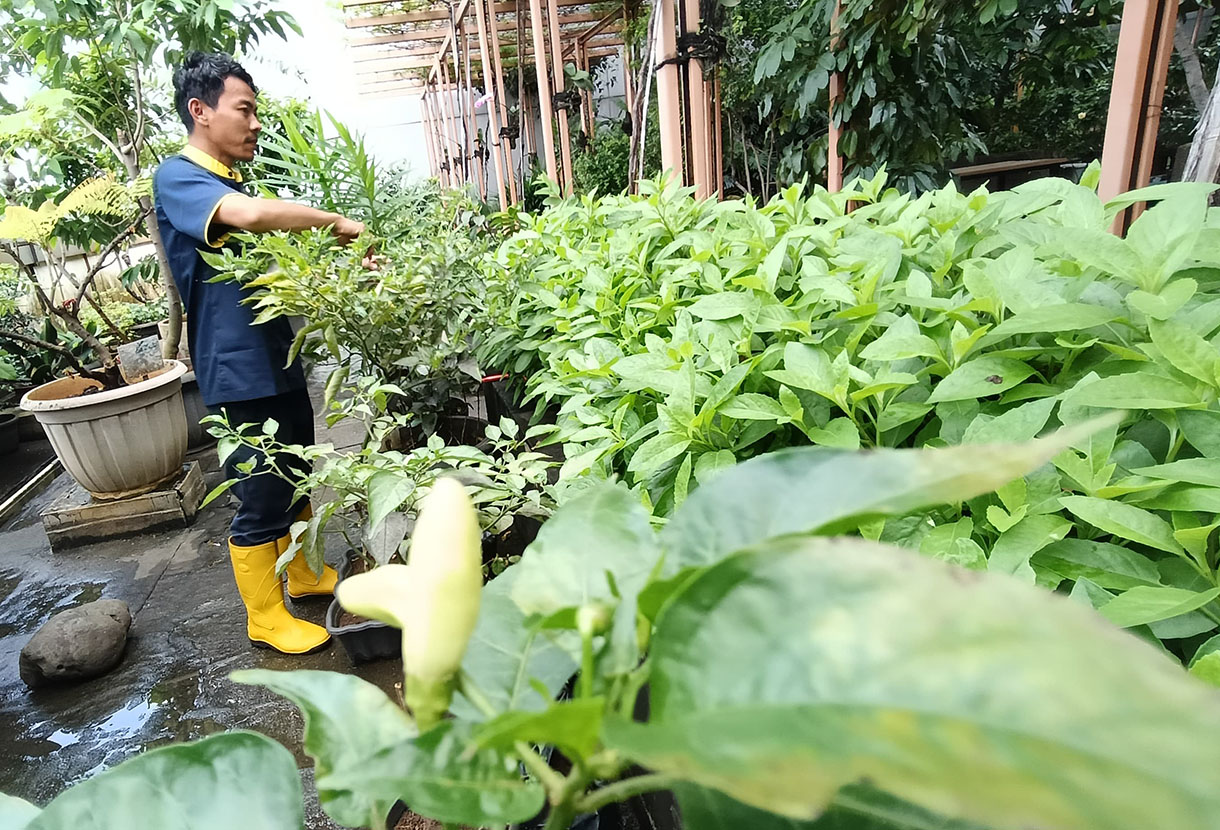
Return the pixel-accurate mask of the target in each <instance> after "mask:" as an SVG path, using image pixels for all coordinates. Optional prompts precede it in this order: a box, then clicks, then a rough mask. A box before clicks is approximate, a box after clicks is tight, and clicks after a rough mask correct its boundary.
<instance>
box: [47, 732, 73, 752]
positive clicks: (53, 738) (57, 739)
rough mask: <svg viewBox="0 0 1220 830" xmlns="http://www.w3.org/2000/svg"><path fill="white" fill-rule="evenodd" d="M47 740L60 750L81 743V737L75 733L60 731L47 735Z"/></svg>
mask: <svg viewBox="0 0 1220 830" xmlns="http://www.w3.org/2000/svg"><path fill="white" fill-rule="evenodd" d="M47 740H48V741H50V742H51V743H53V744H56V745H57V746H58V747H59V748H60V749H63V748H64V747H67V746H73V745H75V744H78V743H80V735H77V734H75V733H73V732H65V731H64V730H62V729H59V730H57V731H55V732H53V733H52V734H50V735H47Z"/></svg>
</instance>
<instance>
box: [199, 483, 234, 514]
mask: <svg viewBox="0 0 1220 830" xmlns="http://www.w3.org/2000/svg"><path fill="white" fill-rule="evenodd" d="M240 480H241V479H237V478H231V479H228V480H227V481H222V482H220V484H217V485H216V486H215V487H213V488H212V492H210V493H208V495H207V497H206V498H205V499H204V500H203V502H202V503H201V504H200V505H199V509H200V510H202V509H203V508H205V507H207V506H208V505H209V504H211V503H212V502H214V501H216V500H217V499H218V498H220V497H221V496H223V495H224V494H225V493H227V492H228V491H229V488H230V487H232V486H233V485H234V484H236V483H237V482H238V481H240Z"/></svg>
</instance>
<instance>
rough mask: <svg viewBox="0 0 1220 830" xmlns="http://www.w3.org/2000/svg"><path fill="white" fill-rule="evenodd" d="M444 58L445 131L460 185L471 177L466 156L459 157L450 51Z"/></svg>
mask: <svg viewBox="0 0 1220 830" xmlns="http://www.w3.org/2000/svg"><path fill="white" fill-rule="evenodd" d="M442 60H443V61H444V62H443V63H442V64H441V78H442V79H443V80H442V86H441V90H442V92H443V94H442V95H441V106H442V109H443V111H444V120H445V132H446V135H447V137H448V139H449V141H448V145H449V146H448V153H449V172H450V174H451V175H452V176H453V178H454V184H455V185H457V186H459V187H460V186H462V185H465V184H466V183H467V182H468V181H469V180H470V177H469V176H468V175H467V171H466V160H465V159H464V158H463V159H461V160H459V159H458V150H459V148H461V146H462V143H461V142H460V141H458V121H457V114H456V113H455V112H454V110H455V109H456V102H455V101H454V100H453V98H452V97H451V96H450V93H451V92H452V91H453V83H452V82H451V81H450V79H449V56H448V52H446V54H445V55H444V56H443V57H442Z"/></svg>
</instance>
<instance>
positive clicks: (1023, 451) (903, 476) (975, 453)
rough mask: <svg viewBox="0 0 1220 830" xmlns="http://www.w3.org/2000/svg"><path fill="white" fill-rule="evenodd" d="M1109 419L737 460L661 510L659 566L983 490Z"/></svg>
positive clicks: (670, 569) (673, 567)
mask: <svg viewBox="0 0 1220 830" xmlns="http://www.w3.org/2000/svg"><path fill="white" fill-rule="evenodd" d="M1110 420H1112V419H1107V420H1103V421H1096V422H1092V423H1088V424H1084V425H1081V426H1080V427H1077V428H1073V429H1070V430H1060V431H1059V432H1057V433H1055V434H1054V435H1052V436H1049V437H1047V438H1043V439H1041V440H1038V441H1033V442H1030V443H1028V444H1018V445H1004V444H1000V445H988V446H986V447H985V448H983V447H980V446H963V447H947V448H944V449H925V450H884V449H883V450H875V451H873V452H868V453H842V452H836V451H834V450H826V449H820V448H800V449H790V450H784V451H780V452H773V453H770V454H768V455H765V456H762V457H760V458H755V459H752V460H750V461H746V462H744V463H741V464H738V465H737V466H736V467H734V468H733V469H731V470H728V471H726V472H724V473H723V474H721V475H719V476H717V478H716V479H715V480H714V481H713V482H712V483H711V484H709V485H706V486H703V487H700V488H699V489H698V490H696V491H695V492H693V493H691V495H690V498H688V499H687V500H686V502H685V503H684V504H683V505H682V508H681V509H680V510H678V511H677V512H675V513H674V515H673V516H672V517H671V519H670V521H669V523H668V524H667V525H666V526H665V528H664V530H662V531H661V544H662V547H664V549H665V550H666V558H665V570H666V572H667V573H668V574H670V575H672V574H675V573H677V572H678V571H679V570H681V569H682V568H685V567H688V566H703V565H708V564H711V563H713V562H716V561H718V560H719V559H720V558H721V557H723V556H725V555H726V554H729V553H732V552H733V551H735V550H741V549H742V548H745V547H748V546H749V545H752V544H756V543H758V542H760V541H762V540H764V539H773V538H776V537H779V536H784V535H787V534H791V533H810V532H813V531H817V530H833V529H837V528H854V527H855V526H856V525H858V524H859V523H860V521H862V520H866V519H869V518H873V517H876V516H900V515H903V514H906V513H911V512H914V511H915V510H918V509H919V508H921V507H929V506H932V505H941V504H946V503H948V504H954V503H957V502H961V501H965V500H966V499H971V498H974V497H975V496H978V495H982V494H983V493H989V492H991V491H993V490H995V489H996V488H997V487H999V486H1001V485H1003V484H1006V483H1008V482H1009V481H1011V480H1012V479H1014V478H1019V477H1020V476H1023V475H1025V474H1027V473H1029V472H1031V471H1033V470H1036V469H1037V468H1038V467H1040V466H1041V465H1043V464H1045V463H1046V461H1047V460H1048V459H1049V458H1051V457H1053V456H1055V455H1057V454H1058V453H1059V452H1060V451H1061V450H1062V448H1063V447H1066V446H1069V445H1071V444H1072V443H1073V442H1076V441H1079V440H1080V439H1081V436H1082V435H1087V434H1089V433H1091V432H1092V431H1093V430H1096V429H1099V428H1103V427H1104V426H1105V425H1106V423H1108V421H1110ZM984 459H985V461H984Z"/></svg>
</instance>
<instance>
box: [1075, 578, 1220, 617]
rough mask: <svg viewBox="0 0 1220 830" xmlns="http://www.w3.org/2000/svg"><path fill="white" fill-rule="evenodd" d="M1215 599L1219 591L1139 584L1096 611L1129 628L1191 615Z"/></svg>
mask: <svg viewBox="0 0 1220 830" xmlns="http://www.w3.org/2000/svg"><path fill="white" fill-rule="evenodd" d="M1216 597H1220V588H1212V589H1211V590H1208V591H1188V590H1186V589H1185V588H1169V587H1165V586H1162V585H1155V586H1152V585H1139V586H1137V587H1135V588H1131V589H1130V590H1127V591H1124V592H1123V593H1121V594H1119V595H1118V596H1116V597H1115V598H1114V599H1112V600H1110V601H1109V602H1107V603H1106V604H1105V605H1103V606H1102V607H1101V608H1098V609H1097V610H1098V612H1100V613H1101V615H1102V616H1103V617H1105V618H1106V619H1107V620H1109V621H1110V622H1112V623H1114V624H1115V625H1118V626H1122V627H1123V628H1130V627H1132V626H1135V625H1147V624H1148V623H1154V622H1158V621H1159V620H1168V619H1171V618H1173V617H1180V616H1182V615H1183V614H1189V613H1190V612H1191V611H1194V610H1197V609H1199V608H1202V607H1203V606H1204V605H1207V604H1208V603H1209V602H1211V601H1212V600H1214V599H1215V598H1216Z"/></svg>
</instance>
